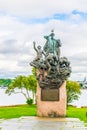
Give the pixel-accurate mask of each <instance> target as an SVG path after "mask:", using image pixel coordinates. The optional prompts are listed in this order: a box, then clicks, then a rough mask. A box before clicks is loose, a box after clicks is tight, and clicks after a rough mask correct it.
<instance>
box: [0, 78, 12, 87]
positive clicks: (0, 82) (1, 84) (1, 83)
mask: <svg viewBox="0 0 87 130" xmlns="http://www.w3.org/2000/svg"><path fill="white" fill-rule="evenodd" d="M11 82H12V79H0V87H7V86H9V85H10V84H11Z"/></svg>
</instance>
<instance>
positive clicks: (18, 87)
mask: <svg viewBox="0 0 87 130" xmlns="http://www.w3.org/2000/svg"><path fill="white" fill-rule="evenodd" d="M35 86H36V79H35V78H34V77H33V76H31V75H30V76H17V77H16V78H15V79H14V80H13V82H12V83H11V84H10V85H9V86H8V88H7V89H6V93H7V94H9V95H11V94H12V93H14V94H18V93H21V94H23V95H24V97H25V98H26V102H27V103H29V101H30V102H31V97H30V91H32V90H33V89H34V87H35Z"/></svg>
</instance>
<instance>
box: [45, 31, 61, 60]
mask: <svg viewBox="0 0 87 130" xmlns="http://www.w3.org/2000/svg"><path fill="white" fill-rule="evenodd" d="M51 32H52V33H51V34H50V35H49V36H44V38H45V39H46V40H47V41H46V43H45V46H44V51H45V52H46V56H48V55H49V54H50V53H51V54H53V55H54V56H55V57H57V59H59V57H60V47H61V42H60V40H59V39H58V40H56V39H54V36H55V34H54V31H53V30H52V31H51Z"/></svg>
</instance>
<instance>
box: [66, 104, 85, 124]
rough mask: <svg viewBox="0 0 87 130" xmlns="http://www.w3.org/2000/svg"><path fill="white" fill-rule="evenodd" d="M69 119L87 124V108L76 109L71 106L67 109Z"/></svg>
mask: <svg viewBox="0 0 87 130" xmlns="http://www.w3.org/2000/svg"><path fill="white" fill-rule="evenodd" d="M66 116H67V117H73V118H79V119H80V120H81V121H84V122H87V108H75V107H72V106H69V107H68V108H67V114H66Z"/></svg>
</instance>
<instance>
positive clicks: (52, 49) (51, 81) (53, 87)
mask: <svg viewBox="0 0 87 130" xmlns="http://www.w3.org/2000/svg"><path fill="white" fill-rule="evenodd" d="M54 36H55V34H54V31H53V30H52V31H51V34H50V35H48V36H44V38H45V39H46V43H45V44H44V47H43V49H41V46H40V45H39V46H37V47H36V42H33V46H34V49H35V51H36V53H37V56H36V58H35V59H34V60H33V61H32V62H31V63H30V65H31V66H33V67H35V68H37V81H38V84H37V115H38V116H40V117H65V116H66V80H67V78H68V77H69V76H70V73H71V67H70V62H69V61H68V59H67V58H66V57H60V55H61V54H60V47H61V41H60V39H55V38H54Z"/></svg>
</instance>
